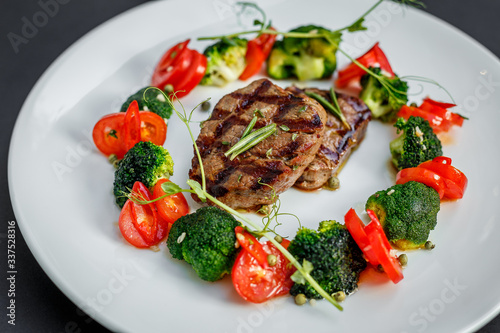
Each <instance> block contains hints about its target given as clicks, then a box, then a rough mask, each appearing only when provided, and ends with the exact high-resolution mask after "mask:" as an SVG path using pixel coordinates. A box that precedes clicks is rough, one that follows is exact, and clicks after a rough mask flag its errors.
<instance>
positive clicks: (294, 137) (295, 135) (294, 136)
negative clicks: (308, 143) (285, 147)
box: [292, 133, 299, 141]
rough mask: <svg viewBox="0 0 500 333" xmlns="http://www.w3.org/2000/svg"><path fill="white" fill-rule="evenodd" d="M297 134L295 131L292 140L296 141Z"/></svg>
mask: <svg viewBox="0 0 500 333" xmlns="http://www.w3.org/2000/svg"><path fill="white" fill-rule="evenodd" d="M297 136H299V134H297V133H293V135H292V141H295V139H297Z"/></svg>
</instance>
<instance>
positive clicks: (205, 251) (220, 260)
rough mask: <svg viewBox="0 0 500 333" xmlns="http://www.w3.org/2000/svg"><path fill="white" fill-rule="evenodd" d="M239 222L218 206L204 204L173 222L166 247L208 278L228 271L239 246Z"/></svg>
mask: <svg viewBox="0 0 500 333" xmlns="http://www.w3.org/2000/svg"><path fill="white" fill-rule="evenodd" d="M239 225H240V223H239V222H238V221H236V219H235V218H234V217H233V216H232V215H231V214H229V213H228V212H226V211H223V210H221V209H219V208H217V207H203V208H200V209H198V210H197V211H196V212H194V213H192V214H188V215H185V216H183V217H181V218H179V219H178V220H177V221H175V223H174V224H173V225H172V229H171V230H170V233H169V235H168V239H167V247H168V249H169V251H170V254H171V255H172V257H174V258H176V259H179V260H185V261H186V262H187V263H188V264H190V265H191V266H192V267H193V269H194V270H195V272H196V274H198V276H199V277H200V278H201V279H203V280H205V281H216V280H219V279H220V278H222V277H223V276H224V275H225V274H229V273H230V272H231V269H232V267H233V265H234V262H235V260H236V255H237V254H238V251H239V249H237V248H236V247H235V243H236V235H235V232H234V228H236V227H237V226H239Z"/></svg>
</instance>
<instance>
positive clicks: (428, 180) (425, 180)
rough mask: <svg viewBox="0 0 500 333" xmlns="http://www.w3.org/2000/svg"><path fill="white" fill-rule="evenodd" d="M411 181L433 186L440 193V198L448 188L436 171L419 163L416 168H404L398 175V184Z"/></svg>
mask: <svg viewBox="0 0 500 333" xmlns="http://www.w3.org/2000/svg"><path fill="white" fill-rule="evenodd" d="M410 181H415V182H419V183H422V184H425V185H427V186H429V187H432V188H433V189H435V190H436V192H437V193H438V194H439V199H443V197H444V194H445V190H446V184H445V180H444V179H443V178H442V177H441V176H440V175H439V174H437V173H436V172H434V171H432V170H428V169H425V168H421V167H420V165H419V166H417V167H414V168H406V169H402V170H400V171H399V172H398V174H397V175H396V184H405V183H407V182H410Z"/></svg>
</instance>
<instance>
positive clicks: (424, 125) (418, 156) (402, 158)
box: [389, 116, 443, 170]
mask: <svg viewBox="0 0 500 333" xmlns="http://www.w3.org/2000/svg"><path fill="white" fill-rule="evenodd" d="M394 127H396V128H397V129H398V133H399V132H401V131H402V132H403V133H402V134H401V135H400V136H399V137H397V138H396V139H394V140H393V141H391V143H390V144H389V147H390V150H391V155H392V163H393V164H394V166H395V167H396V168H397V169H399V170H401V169H404V168H413V167H416V166H418V165H419V164H420V163H422V162H425V161H428V160H432V159H433V158H435V157H438V156H441V155H443V151H442V146H441V141H439V138H438V137H437V136H436V134H435V133H434V131H433V130H432V127H431V126H430V124H429V122H428V121H427V120H426V119H423V118H421V117H414V116H410V118H409V119H408V120H407V121H406V120H404V119H403V118H399V119H398V120H397V121H396V123H395V124H394Z"/></svg>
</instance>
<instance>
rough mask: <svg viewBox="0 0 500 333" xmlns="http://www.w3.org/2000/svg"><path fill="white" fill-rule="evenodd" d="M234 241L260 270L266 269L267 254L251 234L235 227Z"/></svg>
mask: <svg viewBox="0 0 500 333" xmlns="http://www.w3.org/2000/svg"><path fill="white" fill-rule="evenodd" d="M234 232H235V233H236V239H237V240H238V242H239V243H240V245H241V247H242V248H244V249H245V250H246V251H247V252H248V253H250V255H251V256H253V257H254V258H255V259H256V260H257V262H258V263H259V264H260V265H261V266H262V268H267V267H268V265H269V264H268V262H267V252H266V251H265V250H264V248H263V246H262V244H261V243H260V242H259V241H258V240H257V238H255V237H254V236H253V235H252V234H250V233H249V232H247V231H246V230H245V229H244V228H243V227H239V226H238V227H236V228H235V229H234Z"/></svg>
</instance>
